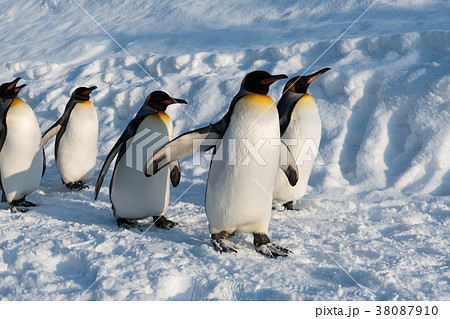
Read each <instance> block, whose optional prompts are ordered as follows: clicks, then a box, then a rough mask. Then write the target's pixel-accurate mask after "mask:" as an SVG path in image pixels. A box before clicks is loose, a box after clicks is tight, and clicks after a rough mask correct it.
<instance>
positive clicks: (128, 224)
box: [116, 218, 143, 231]
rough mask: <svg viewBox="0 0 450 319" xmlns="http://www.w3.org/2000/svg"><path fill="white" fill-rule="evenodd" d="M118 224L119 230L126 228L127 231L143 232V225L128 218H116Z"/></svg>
mask: <svg viewBox="0 0 450 319" xmlns="http://www.w3.org/2000/svg"><path fill="white" fill-rule="evenodd" d="M116 223H117V226H118V227H119V228H125V229H138V230H140V231H143V229H142V227H141V225H140V224H139V223H137V222H135V221H133V220H130V219H126V218H116Z"/></svg>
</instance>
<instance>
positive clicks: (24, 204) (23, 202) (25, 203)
mask: <svg viewBox="0 0 450 319" xmlns="http://www.w3.org/2000/svg"><path fill="white" fill-rule="evenodd" d="M10 205H11V206H14V207H16V206H21V207H36V206H37V205H36V204H35V203H32V202H29V201H27V200H25V197H24V198H22V199H18V200H13V201H12V202H11V204H10Z"/></svg>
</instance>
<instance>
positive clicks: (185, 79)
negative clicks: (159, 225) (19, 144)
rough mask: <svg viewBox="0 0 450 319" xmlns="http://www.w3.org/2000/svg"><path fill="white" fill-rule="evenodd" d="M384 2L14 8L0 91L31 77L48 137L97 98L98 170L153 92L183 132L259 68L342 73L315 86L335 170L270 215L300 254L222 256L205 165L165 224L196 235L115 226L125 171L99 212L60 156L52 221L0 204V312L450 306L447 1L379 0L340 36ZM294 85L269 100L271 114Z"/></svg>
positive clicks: (214, 114) (31, 96) (31, 99)
mask: <svg viewBox="0 0 450 319" xmlns="http://www.w3.org/2000/svg"><path fill="white" fill-rule="evenodd" d="M372 4H373V2H372V1H365V0H351V1H332V2H331V1H325V0H315V1H308V2H306V3H305V2H303V1H297V2H292V1H276V0H273V1H256V0H254V1H245V2H242V1H237V0H232V1H226V2H223V1H186V0H184V1H180V0H174V1H170V2H166V1H161V2H159V1H143V0H139V1H126V2H123V1H118V0H117V1H116V0H114V1H81V0H78V1H58V0H41V1H25V0H16V1H1V4H0V7H2V11H1V13H0V21H1V22H0V44H1V50H0V58H1V59H0V69H1V70H2V72H1V73H0V82H1V83H3V82H6V81H11V80H12V79H14V78H15V77H17V76H20V77H22V78H23V80H22V82H21V83H26V84H27V87H26V88H25V89H24V90H22V92H21V98H23V99H24V100H25V101H26V102H27V103H28V104H29V105H30V106H32V108H33V109H34V110H35V112H36V115H37V117H38V120H39V123H40V125H41V130H42V131H45V130H46V129H47V128H48V127H50V125H51V124H52V123H53V122H54V121H56V120H57V119H58V118H59V116H60V115H61V114H62V112H63V110H64V106H65V104H66V102H67V100H68V98H69V94H70V92H71V91H72V90H73V89H74V88H76V87H77V86H89V85H96V86H98V90H96V91H95V92H94V93H93V94H92V99H91V100H92V101H93V103H94V105H95V106H96V107H97V109H98V113H99V120H100V128H101V131H100V136H99V138H100V142H99V158H98V161H97V169H98V170H99V169H100V167H101V164H102V162H103V160H104V159H105V156H106V154H107V153H108V151H109V150H110V148H111V147H112V146H113V145H114V143H115V141H116V140H117V138H118V137H119V135H120V134H121V132H122V130H123V129H124V128H125V126H126V125H127V123H128V121H129V120H130V119H131V118H132V116H134V114H135V113H136V111H137V110H138V108H139V107H140V106H141V105H142V103H143V101H144V99H145V97H146V96H147V94H148V93H150V92H151V91H153V90H157V89H161V87H162V88H163V89H164V90H165V91H167V92H168V93H169V94H171V95H172V96H175V97H179V98H184V99H186V100H187V101H188V102H189V104H188V105H186V106H185V105H178V106H173V107H171V108H170V109H169V112H168V113H169V114H170V116H171V117H172V119H173V120H174V130H175V131H174V134H175V135H178V134H180V133H182V132H186V131H188V130H191V129H193V128H198V127H200V126H202V125H206V124H209V123H210V122H214V121H216V120H218V119H220V118H221V117H222V116H223V115H224V113H225V112H226V110H227V109H228V105H229V103H230V101H231V98H232V97H233V96H234V94H235V93H236V92H237V91H238V88H239V83H240V81H241V79H242V78H243V76H244V75H245V74H246V73H247V72H249V71H252V70H255V69H264V70H266V71H269V72H274V73H286V74H288V75H289V76H295V75H301V74H303V73H306V74H308V73H312V72H314V71H316V70H318V69H320V68H322V67H331V68H332V70H331V71H329V72H327V73H326V74H325V75H323V76H322V77H320V78H319V79H318V80H316V81H315V82H314V84H313V85H312V86H311V87H310V93H311V95H312V96H313V97H314V98H315V100H316V102H317V104H318V105H319V109H320V114H321V117H322V121H323V133H322V143H321V146H320V149H319V151H320V155H321V157H320V159H321V160H322V159H323V161H317V162H316V165H315V167H314V169H313V173H312V175H311V179H310V182H309V185H310V187H309V189H308V194H307V196H306V197H305V198H304V199H303V200H301V201H300V202H299V203H297V204H296V206H295V210H294V211H291V212H289V213H286V212H282V211H278V210H274V211H273V218H272V221H271V224H270V228H269V236H270V238H271V239H272V240H273V241H274V242H275V243H277V244H280V245H282V246H284V247H287V248H289V249H291V250H292V251H293V252H294V255H292V256H290V257H288V258H279V259H276V260H272V259H269V258H266V257H264V256H262V255H260V254H258V253H257V252H255V251H254V249H253V247H252V236H251V235H238V236H236V237H235V238H234V239H232V240H233V241H234V242H236V243H238V244H239V245H240V246H241V247H242V248H241V250H240V251H239V252H238V253H237V254H223V255H220V254H218V253H217V252H215V251H214V249H213V248H212V246H211V244H210V237H209V232H208V225H207V220H206V216H205V214H204V208H203V206H204V192H205V186H206V185H205V182H206V177H207V170H208V162H207V161H206V160H205V159H204V160H203V161H202V162H203V164H202V165H201V166H200V167H198V166H194V165H193V164H192V158H188V159H186V160H184V161H183V162H182V176H183V177H182V180H181V183H180V185H179V186H178V187H177V188H175V189H172V194H171V204H170V208H169V210H168V211H167V214H166V215H167V216H168V218H170V219H172V220H174V221H177V222H180V223H182V224H183V225H184V226H185V227H183V228H175V229H171V230H170V231H166V230H161V229H156V228H154V227H152V228H150V229H149V230H148V232H146V233H144V234H142V233H141V232H139V231H137V230H136V231H130V230H123V229H118V228H117V226H116V225H115V221H114V218H113V216H112V212H111V209H110V202H109V199H108V187H107V185H108V184H109V179H110V177H111V172H112V171H111V170H110V172H109V173H108V175H107V177H106V179H105V183H104V187H103V188H102V189H101V192H100V195H99V199H98V200H97V201H94V199H93V185H94V184H95V178H93V179H91V180H89V181H88V184H89V185H90V186H91V188H90V189H89V190H85V191H81V192H79V193H73V192H70V191H68V190H67V189H65V188H64V187H63V185H62V184H61V182H60V178H59V175H58V171H57V168H56V166H55V163H54V155H53V147H54V141H52V142H51V143H49V145H48V146H47V147H46V153H47V163H48V168H47V172H46V174H45V176H44V178H43V179H42V182H41V186H40V188H39V190H38V191H36V192H35V193H33V194H31V195H29V196H28V197H27V198H29V200H31V201H33V202H36V203H38V204H39V206H38V207H36V208H35V209H33V210H31V211H30V212H29V213H26V214H11V213H10V212H9V209H8V207H7V205H6V204H4V203H3V204H1V206H0V223H1V228H0V298H1V299H2V300H77V299H80V300H412V299H419V300H448V299H450V269H449V266H450V258H449V244H450V238H449V234H450V232H449V226H450V219H449V213H450V156H449V154H450V143H449V141H450V102H449V101H450V73H449V70H450V54H449V53H450V20H449V19H448V17H449V15H450V3H449V2H448V1H444V0H440V1H439V0H415V1H408V2H406V1H400V0H398V1H387V0H386V1H385V0H382V1H377V3H375V4H374V5H373V7H372V8H370V10H368V11H367V13H366V14H365V15H363V16H362V17H361V19H360V20H358V21H357V22H356V23H355V24H354V25H353V26H352V27H351V28H350V29H349V30H348V32H346V33H345V34H344V35H343V36H342V37H340V36H341V34H342V33H343V32H344V31H345V30H346V29H347V28H348V27H349V26H351V24H352V23H353V22H354V21H355V19H357V18H358V17H359V16H360V15H361V14H362V13H363V12H364V11H365V10H366V9H368V8H369V6H370V5H372ZM80 6H82V7H83V8H84V9H85V10H86V12H85V11H83V9H82V8H81V7H80ZM88 14H89V15H91V17H92V18H94V19H95V20H96V21H98V23H99V24H100V25H101V27H100V26H98V25H97V24H96V23H95V22H94V21H93V19H92V18H91V17H90V16H89V15H88ZM102 28H103V29H102ZM104 31H107V32H109V33H110V35H111V36H112V37H114V39H115V41H117V42H115V41H113V40H112V39H111V38H110V37H109V36H108V35H107V34H106V33H105V32H104ZM339 37H340V38H339ZM338 38H339V40H338V41H337V42H336V43H335V44H334V45H332V44H333V43H334V41H335V40H336V39H338ZM119 45H120V46H122V47H123V48H124V49H125V50H126V52H125V51H123V50H121V48H120V46H119ZM330 46H331V47H330ZM280 82H282V81H280ZM283 85H284V82H283V83H277V84H276V85H274V86H273V87H272V89H271V91H270V95H271V96H272V97H273V98H274V99H275V100H277V99H278V98H279V96H280V94H281V89H282V86H283ZM95 177H96V176H95ZM147 222H150V220H149V221H147Z"/></svg>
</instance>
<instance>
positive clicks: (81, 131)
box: [42, 86, 98, 191]
mask: <svg viewBox="0 0 450 319" xmlns="http://www.w3.org/2000/svg"><path fill="white" fill-rule="evenodd" d="M96 88H97V87H96V86H92V87H90V88H87V87H79V88H77V89H76V90H75V91H73V93H72V96H71V97H70V99H69V101H68V102H67V105H66V108H65V110H64V113H63V115H62V116H61V118H60V119H59V120H58V121H57V122H56V123H55V124H53V125H52V126H51V127H50V128H49V129H48V130H47V131H46V132H45V133H44V135H43V136H42V143H43V145H44V146H45V145H46V144H47V143H48V141H49V140H50V139H51V138H52V137H53V136H55V135H56V142H55V162H56V166H57V167H58V171H59V174H60V176H61V180H62V182H63V184H64V185H66V187H67V188H68V189H70V190H74V191H79V190H82V189H86V188H89V187H88V186H87V185H86V182H84V181H83V180H86V179H88V178H91V177H92V176H94V173H95V164H96V160H97V140H98V118H97V111H96V110H95V107H94V105H93V104H92V102H91V101H89V99H90V94H91V92H92V91H94V90H95V89H96Z"/></svg>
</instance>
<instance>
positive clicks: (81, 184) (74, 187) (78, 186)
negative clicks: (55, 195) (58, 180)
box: [64, 181, 89, 192]
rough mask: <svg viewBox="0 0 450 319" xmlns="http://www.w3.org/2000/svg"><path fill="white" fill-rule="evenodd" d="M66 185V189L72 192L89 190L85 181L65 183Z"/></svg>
mask: <svg viewBox="0 0 450 319" xmlns="http://www.w3.org/2000/svg"><path fill="white" fill-rule="evenodd" d="M64 185H66V187H67V188H68V189H70V190H72V191H76V192H78V191H81V190H83V189H87V188H89V186H87V185H86V183H85V182H83V181H78V182H74V183H72V182H71V183H64Z"/></svg>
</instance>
